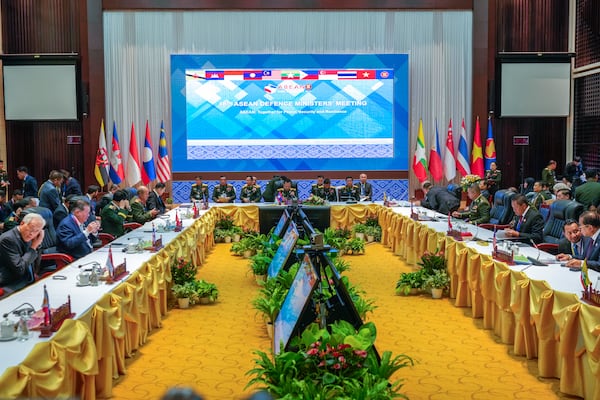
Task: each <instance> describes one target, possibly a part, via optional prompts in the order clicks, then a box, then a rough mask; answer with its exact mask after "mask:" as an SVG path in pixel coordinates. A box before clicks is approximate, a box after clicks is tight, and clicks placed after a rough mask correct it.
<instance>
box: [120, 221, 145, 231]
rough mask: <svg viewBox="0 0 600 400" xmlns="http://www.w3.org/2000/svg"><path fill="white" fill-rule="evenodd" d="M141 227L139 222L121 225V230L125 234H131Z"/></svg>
mask: <svg viewBox="0 0 600 400" xmlns="http://www.w3.org/2000/svg"><path fill="white" fill-rule="evenodd" d="M141 226H142V224H140V223H139V222H127V223H124V224H123V229H125V232H131V231H133V230H135V229H137V228H139V227H141Z"/></svg>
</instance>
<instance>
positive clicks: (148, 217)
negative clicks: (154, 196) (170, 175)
mask: <svg viewBox="0 0 600 400" xmlns="http://www.w3.org/2000/svg"><path fill="white" fill-rule="evenodd" d="M149 194H150V189H148V188H147V187H146V186H140V187H138V188H137V196H134V198H133V199H131V202H130V206H131V221H133V222H137V223H138V224H145V223H146V222H148V221H152V220H153V219H154V217H156V215H157V214H158V209H156V208H154V209H152V210H148V209H147V207H146V202H147V201H148V195H149Z"/></svg>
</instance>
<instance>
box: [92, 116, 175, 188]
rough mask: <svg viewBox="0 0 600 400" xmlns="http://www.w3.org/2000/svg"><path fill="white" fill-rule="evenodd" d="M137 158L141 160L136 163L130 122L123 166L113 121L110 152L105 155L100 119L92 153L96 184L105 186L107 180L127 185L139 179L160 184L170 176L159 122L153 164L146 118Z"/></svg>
mask: <svg viewBox="0 0 600 400" xmlns="http://www.w3.org/2000/svg"><path fill="white" fill-rule="evenodd" d="M141 161H142V162H141V163H140V155H139V153H138V145H137V139H136V135H135V126H134V124H131V136H130V140H129V157H128V158H127V166H126V167H125V166H124V165H123V159H122V157H121V148H120V146H119V135H118V133H117V124H116V123H115V122H114V121H113V133H112V143H111V152H110V154H109V152H108V148H107V146H106V133H105V132H104V120H102V124H101V126H100V139H99V141H98V151H97V152H96V162H95V166H94V175H95V177H96V180H97V181H98V183H99V184H100V186H105V185H107V184H108V183H109V181H112V183H114V184H115V185H119V184H121V183H123V184H127V185H129V186H135V185H136V184H138V183H139V182H140V181H141V182H143V183H144V185H147V184H148V183H150V182H152V181H154V180H156V179H158V181H159V182H163V183H164V182H167V181H168V180H170V179H171V164H170V163H169V153H168V151H167V135H166V133H165V128H164V123H163V122H162V121H161V123H160V139H159V142H158V157H157V160H156V165H155V163H154V152H153V150H152V140H151V135H150V126H149V124H148V121H146V138H145V140H144V148H143V151H142V158H141Z"/></svg>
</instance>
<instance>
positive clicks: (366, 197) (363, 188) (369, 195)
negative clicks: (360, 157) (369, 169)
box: [358, 173, 373, 201]
mask: <svg viewBox="0 0 600 400" xmlns="http://www.w3.org/2000/svg"><path fill="white" fill-rule="evenodd" d="M358 178H359V179H360V182H358V189H359V190H360V201H371V200H373V186H371V184H370V183H369V182H367V174H364V173H363V174H360V175H359V177H358Z"/></svg>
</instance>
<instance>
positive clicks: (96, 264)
mask: <svg viewBox="0 0 600 400" xmlns="http://www.w3.org/2000/svg"><path fill="white" fill-rule="evenodd" d="M86 265H91V266H92V268H93V267H96V266H98V267H99V266H100V263H99V262H98V261H90V262H88V263H85V264H80V265H78V266H77V268H81V267H85V266H86Z"/></svg>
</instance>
